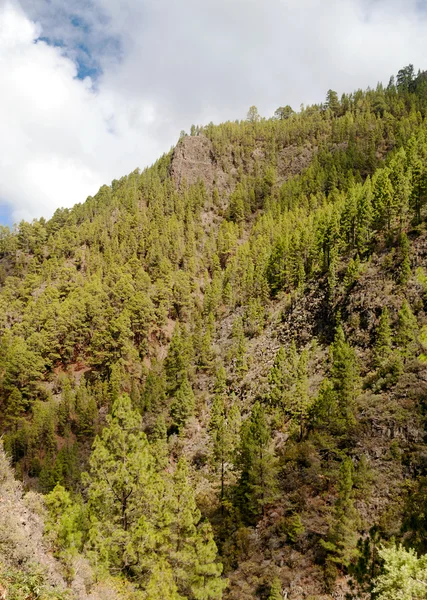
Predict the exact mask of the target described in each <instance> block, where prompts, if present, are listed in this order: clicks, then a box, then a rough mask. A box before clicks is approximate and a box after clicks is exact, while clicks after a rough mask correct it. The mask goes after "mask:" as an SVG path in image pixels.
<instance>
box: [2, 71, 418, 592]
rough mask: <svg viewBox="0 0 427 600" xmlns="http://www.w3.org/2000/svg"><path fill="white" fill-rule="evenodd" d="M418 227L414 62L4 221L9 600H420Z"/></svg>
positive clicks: (216, 132)
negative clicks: (64, 204) (27, 217)
mask: <svg viewBox="0 0 427 600" xmlns="http://www.w3.org/2000/svg"><path fill="white" fill-rule="evenodd" d="M58 203H60V199H58ZM426 219H427V72H418V73H416V72H415V71H414V68H413V66H412V65H409V66H408V67H405V68H403V69H401V70H400V71H399V73H398V74H397V76H396V77H392V78H391V79H390V82H389V83H388V85H387V86H383V85H381V84H378V85H377V87H376V88H375V89H368V90H366V91H362V90H357V91H356V92H354V93H351V94H344V95H343V96H342V97H341V98H339V97H338V95H337V93H336V92H334V91H333V90H329V91H328V93H327V95H326V100H325V102H324V103H322V104H319V105H313V106H307V107H304V106H302V107H301V109H300V111H299V112H295V111H294V110H293V109H292V108H291V107H290V106H283V107H279V108H278V109H277V110H276V112H275V114H274V116H273V117H272V118H262V117H261V116H260V115H259V113H258V110H257V109H256V107H254V106H253V107H251V108H250V109H249V111H248V114H247V118H246V119H245V120H243V121H236V122H227V123H223V124H221V125H214V124H212V123H211V124H209V125H207V126H192V127H191V131H190V134H186V133H185V132H182V134H181V137H180V139H179V141H178V143H177V145H176V147H175V148H173V149H172V150H171V151H170V152H169V153H167V154H165V155H164V156H163V157H161V158H160V159H159V160H158V161H157V162H156V163H155V164H154V165H153V166H152V167H150V168H148V169H146V170H144V171H142V172H140V171H134V172H133V173H131V174H130V175H128V176H126V177H123V178H122V179H120V180H119V181H117V180H114V181H113V182H112V184H111V185H110V186H107V185H105V186H103V187H102V188H101V189H100V190H99V192H98V193H97V194H96V195H95V196H94V197H89V198H88V199H87V200H86V202H84V203H83V204H77V205H75V206H74V207H73V208H72V209H58V210H57V211H56V212H55V214H54V215H53V217H52V218H51V219H49V220H45V219H38V220H34V221H33V222H32V223H27V222H24V221H22V222H21V223H19V224H18V225H17V226H15V227H14V228H13V230H12V231H11V230H10V229H9V228H8V227H0V433H1V435H2V446H3V448H2V449H0V597H5V598H6V597H7V598H8V600H9V599H10V600H14V599H17V600H18V599H22V600H23V599H27V600H29V599H30V598H31V599H35V598H41V599H45V598H55V599H67V598H69V599H72V598H78V599H82V600H84V599H92V600H97V599H103V600H104V599H105V600H110V599H111V600H114V599H117V600H119V599H123V600H126V599H129V600H130V599H132V600H220V599H221V598H223V599H224V600H237V599H238V600H249V599H250V598H258V599H259V600H283V599H284V598H287V599H288V600H300V599H303V598H306V599H311V600H326V599H328V598H342V599H344V598H348V599H351V598H353V599H358V598H361V599H362V598H363V599H366V600H369V599H371V598H372V599H374V598H378V599H379V600H397V599H399V600H400V599H402V600H403V599H405V600H406V599H408V600H411V599H414V600H415V599H420V598H427V516H426V515H427V423H426V415H427V228H426ZM3 592H4V594H5V595H4V596H2V593H3ZM6 594H7V595H6Z"/></svg>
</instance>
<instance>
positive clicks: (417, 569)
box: [373, 545, 427, 600]
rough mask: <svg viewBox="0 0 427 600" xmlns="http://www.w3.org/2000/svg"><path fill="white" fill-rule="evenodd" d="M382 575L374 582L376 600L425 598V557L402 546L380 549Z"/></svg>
mask: <svg viewBox="0 0 427 600" xmlns="http://www.w3.org/2000/svg"><path fill="white" fill-rule="evenodd" d="M379 555H380V558H381V559H382V560H383V561H384V569H383V573H382V574H381V575H379V576H378V577H377V579H376V580H375V587H374V590H373V591H374V593H375V597H376V598H378V600H416V599H417V600H418V598H419V599H421V598H425V597H426V592H427V556H426V555H423V556H420V557H418V556H417V554H416V552H415V551H414V550H413V549H412V548H409V550H406V549H405V548H403V546H402V545H400V546H399V547H396V546H394V545H393V546H391V547H389V548H386V547H382V548H381V550H380V551H379Z"/></svg>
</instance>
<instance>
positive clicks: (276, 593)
mask: <svg viewBox="0 0 427 600" xmlns="http://www.w3.org/2000/svg"><path fill="white" fill-rule="evenodd" d="M268 600H283V594H282V584H281V583H280V579H279V578H278V577H275V578H274V579H273V583H272V584H271V588H270V594H269V596H268Z"/></svg>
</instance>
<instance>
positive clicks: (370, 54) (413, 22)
mask: <svg viewBox="0 0 427 600" xmlns="http://www.w3.org/2000/svg"><path fill="white" fill-rule="evenodd" d="M426 50H427V0H422V1H420V0H72V1H71V2H70V0H20V1H18V0H0V77H1V79H0V145H1V148H0V224H12V223H16V222H19V221H20V220H21V219H25V220H28V221H30V220H32V219H33V218H39V217H41V216H44V217H46V218H48V217H50V216H51V215H52V214H53V212H54V211H55V210H56V209H57V208H60V207H70V206H73V205H74V204H76V203H79V202H84V200H85V199H86V198H87V197H88V196H89V195H94V194H95V193H96V192H97V190H98V189H99V187H100V186H101V185H103V184H105V183H107V184H109V183H110V182H111V181H112V180H113V179H118V178H120V177H122V176H123V175H126V174H127V173H130V172H131V171H133V170H134V169H136V168H138V167H139V168H141V169H142V168H144V167H146V166H149V165H150V164H152V163H153V162H154V161H155V160H156V159H157V158H158V157H159V156H161V155H162V154H163V153H164V152H167V151H168V150H169V149H170V147H171V146H172V145H173V144H175V143H176V141H177V139H178V137H179V133H180V131H181V130H186V131H189V130H190V127H191V125H192V124H196V125H202V124H207V123H209V122H210V121H213V122H215V123H216V122H221V121H224V120H228V119H232V120H235V119H244V118H245V116H246V113H247V111H248V108H249V106H251V105H256V106H257V107H258V110H259V112H260V114H261V115H262V116H265V117H269V116H271V115H272V114H273V113H274V110H275V109H276V108H277V107H278V106H284V105H286V104H290V105H291V106H292V107H293V108H294V109H296V110H298V109H299V107H300V105H301V103H304V104H305V105H308V104H312V103H318V102H322V101H323V100H324V99H325V96H326V92H327V90H328V89H334V90H336V91H337V92H338V93H339V94H341V93H343V92H351V91H353V90H355V89H357V88H363V89H365V88H367V87H368V86H370V87H375V86H376V84H377V82H379V81H382V82H384V83H385V84H387V82H388V80H389V77H390V75H392V74H396V73H397V71H398V70H399V69H400V68H402V67H403V66H406V65H408V64H410V63H412V64H414V66H415V68H416V69H418V68H421V69H422V70H424V69H427V58H426V55H427V52H426Z"/></svg>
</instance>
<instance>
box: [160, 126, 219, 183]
mask: <svg viewBox="0 0 427 600" xmlns="http://www.w3.org/2000/svg"><path fill="white" fill-rule="evenodd" d="M170 174H171V176H172V178H173V179H174V181H175V183H176V185H177V186H179V185H181V184H182V183H183V182H184V181H186V183H187V184H188V185H191V184H194V183H197V181H199V180H201V181H203V182H204V184H205V186H206V189H208V190H209V191H211V190H212V189H213V188H214V187H217V188H218V191H222V190H224V188H225V187H227V175H226V173H225V172H224V170H223V169H222V167H221V166H220V165H218V164H217V163H216V160H215V158H214V154H213V147H212V142H211V141H210V140H209V139H208V138H207V137H205V136H204V135H198V136H186V137H184V138H182V139H181V140H180V141H179V143H178V144H177V146H176V148H175V150H174V152H173V156H172V161H171V166H170Z"/></svg>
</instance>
